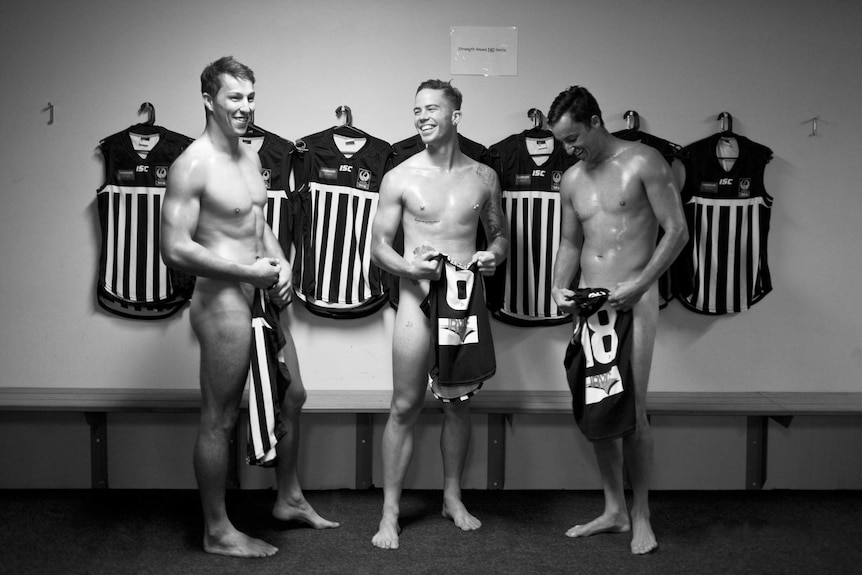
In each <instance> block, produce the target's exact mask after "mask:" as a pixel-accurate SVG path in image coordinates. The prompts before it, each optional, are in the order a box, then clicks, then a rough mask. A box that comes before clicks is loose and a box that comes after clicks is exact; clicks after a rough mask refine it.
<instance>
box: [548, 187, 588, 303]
mask: <svg viewBox="0 0 862 575" xmlns="http://www.w3.org/2000/svg"><path fill="white" fill-rule="evenodd" d="M573 179H574V178H573V177H572V174H570V173H569V174H566V175H564V176H563V181H562V183H561V186H560V247H559V248H557V255H556V258H555V260H554V276H553V279H552V282H551V285H552V287H551V295H552V296H553V298H554V301H555V302H556V303H557V307H558V308H560V311H562V312H564V313H571V314H577V313H578V309H577V306H576V305H575V302H574V300H573V299H572V298H573V297H574V295H575V292H574V291H573V290H572V289H571V285H572V282H573V281H574V280H575V277H576V276H577V274H578V270H579V269H580V267H581V249H582V247H583V230H582V228H581V223H580V221H579V220H578V215H577V213H575V208H574V203H573V200H574V186H573V185H572V184H573V182H572V180H573Z"/></svg>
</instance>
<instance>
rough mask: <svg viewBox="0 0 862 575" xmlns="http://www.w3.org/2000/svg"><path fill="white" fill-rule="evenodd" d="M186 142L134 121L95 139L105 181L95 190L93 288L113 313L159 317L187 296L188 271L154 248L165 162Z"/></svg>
mask: <svg viewBox="0 0 862 575" xmlns="http://www.w3.org/2000/svg"><path fill="white" fill-rule="evenodd" d="M191 142H192V139H191V138H189V137H187V136H183V135H182V134H178V133H176V132H172V131H170V130H167V129H165V128H163V127H160V126H152V125H147V124H139V125H136V126H132V127H130V128H128V129H127V130H123V131H122V132H118V133H116V134H113V135H111V136H108V137H107V138H105V139H104V140H102V141H101V142H100V143H99V149H100V151H101V152H102V156H103V158H104V167H105V183H104V184H103V185H102V187H101V188H99V189H98V191H97V192H96V203H97V205H98V210H99V224H100V226H101V232H102V238H101V247H100V259H99V277H98V281H97V289H96V292H97V301H98V302H99V305H100V306H101V307H102V308H104V309H105V310H107V311H109V312H111V313H113V314H116V315H120V316H123V317H128V318H136V319H159V318H164V317H168V316H170V315H172V314H174V313H176V312H177V311H178V310H180V309H181V308H182V307H183V305H185V303H186V302H188V300H189V298H191V295H192V291H193V290H194V277H193V276H189V275H187V274H184V273H181V272H178V271H176V270H173V269H170V268H168V267H167V265H165V263H164V261H163V260H162V257H161V253H160V251H159V230H160V225H161V206H162V203H163V201H164V194H165V189H166V186H167V179H168V168H170V166H171V164H172V163H173V162H174V160H176V159H177V157H178V156H179V155H180V154H181V153H182V151H183V150H184V149H185V148H186V147H187V146H188V145H189V144H190V143H191Z"/></svg>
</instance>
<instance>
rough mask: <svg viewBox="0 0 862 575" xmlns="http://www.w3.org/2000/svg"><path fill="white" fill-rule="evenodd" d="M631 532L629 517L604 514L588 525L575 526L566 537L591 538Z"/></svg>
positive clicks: (567, 532)
mask: <svg viewBox="0 0 862 575" xmlns="http://www.w3.org/2000/svg"><path fill="white" fill-rule="evenodd" d="M629 530H631V523H630V522H629V518H628V515H625V514H618V515H611V514H602V515H600V516H599V517H596V518H595V519H593V520H592V521H590V522H589V523H587V524H586V525H575V526H574V527H572V528H571V529H569V530H568V531H566V537H589V536H590V535H596V534H598V533H624V532H626V531H629Z"/></svg>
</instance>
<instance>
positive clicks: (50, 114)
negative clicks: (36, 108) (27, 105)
mask: <svg viewBox="0 0 862 575" xmlns="http://www.w3.org/2000/svg"><path fill="white" fill-rule="evenodd" d="M42 111H43V112H48V125H49V126H50V125H51V124H53V123H54V104H52V103H51V102H48V105H47V106H45V107H44V108H42Z"/></svg>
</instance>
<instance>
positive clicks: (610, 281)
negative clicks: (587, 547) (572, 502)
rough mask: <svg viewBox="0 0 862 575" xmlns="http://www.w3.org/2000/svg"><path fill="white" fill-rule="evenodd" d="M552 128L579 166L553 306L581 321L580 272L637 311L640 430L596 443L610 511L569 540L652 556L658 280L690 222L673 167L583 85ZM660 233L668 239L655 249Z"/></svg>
mask: <svg viewBox="0 0 862 575" xmlns="http://www.w3.org/2000/svg"><path fill="white" fill-rule="evenodd" d="M548 122H549V124H550V126H551V130H552V131H553V133H554V136H555V137H556V138H557V139H558V140H560V141H561V142H562V144H563V146H565V148H566V151H567V152H568V153H569V154H574V155H576V156H577V157H578V159H580V162H578V163H577V164H575V165H574V166H573V167H572V168H570V169H569V170H568V171H567V172H566V173H565V175H564V176H563V181H562V184H561V190H560V191H561V194H562V196H563V201H562V202H561V203H562V209H561V217H562V231H561V236H562V237H561V239H560V247H559V251H558V252H557V258H556V262H555V265H554V279H553V296H554V300H555V301H556V302H557V305H558V306H559V307H560V309H561V310H563V311H566V312H570V313H572V314H577V311H578V310H577V308H576V306H575V305H574V300H573V299H572V298H573V295H574V292H573V291H572V290H571V289H570V287H571V284H572V281H573V280H574V278H575V277H576V275H577V272H578V270H579V269H580V271H581V285H582V286H585V287H595V288H598V287H604V288H608V289H609V290H610V291H611V293H610V296H609V297H608V303H609V304H610V305H611V307H612V308H614V309H618V310H626V309H631V310H632V311H633V347H632V358H631V359H632V368H633V372H634V377H635V381H634V388H635V390H634V391H635V406H636V407H635V411H636V422H637V425H636V428H635V431H633V432H632V433H630V434H628V435H627V436H625V437H624V438H622V439H614V440H609V441H602V442H595V443H593V447H594V449H595V453H596V459H597V460H598V464H599V470H600V472H601V476H602V487H603V490H604V494H605V508H604V512H603V513H602V515H601V516H599V517H598V518H596V519H594V520H593V521H591V522H589V523H587V524H586V525H575V526H574V527H572V528H571V529H569V531H568V532H567V533H566V535H568V536H569V537H586V536H588V535H593V534H596V533H603V532H611V533H619V532H627V531H632V542H631V550H632V552H633V553H635V554H644V553H649V552H651V551H653V550H654V549H656V548H657V547H658V543H657V542H656V538H655V534H654V533H653V530H652V526H651V524H650V511H649V502H648V497H649V479H650V468H651V465H652V453H653V443H652V435H651V433H650V428H649V422H648V421H647V414H646V393H647V383H648V381H649V373H650V367H651V363H652V354H653V344H654V342H655V333H656V324H657V322H658V312H659V307H658V284H657V280H658V278H659V276H660V275H661V274H662V272H664V270H665V269H666V268H667V267H668V266H669V265H670V264H671V262H672V261H673V260H674V259H675V258H676V256H677V254H679V252H680V250H682V248H683V247H684V246H685V243H686V241H687V239H688V231H687V228H686V222H685V216H684V215H683V211H682V205H681V202H680V197H679V192H678V191H677V187H676V184H675V183H674V180H673V177H672V175H671V171H670V168H669V167H668V165H667V162H665V160H664V159H663V158H662V157H661V155H659V153H658V152H657V151H656V150H654V149H653V148H650V147H648V146H646V145H643V144H639V143H634V142H627V141H623V140H620V139H618V138H616V137H614V136H612V135H611V134H610V133H609V132H608V131H607V129H605V126H604V121H603V120H602V115H601V111H600V110H599V106H598V103H597V102H596V100H595V98H593V96H592V94H590V93H589V92H588V91H587V90H586V89H585V88H582V87H580V86H572V87H571V88H569V89H568V90H566V91H564V92H562V93H561V94H560V95H559V96H557V98H556V100H554V102H553V104H552V105H551V109H550V111H549V112H548ZM659 227H660V228H661V229H662V230H663V231H664V235H663V236H662V239H661V241H660V242H658V245H656V238H657V234H658V230H659ZM623 458H625V461H626V463H627V465H628V471H629V477H630V480H631V484H632V492H633V502H632V509H631V515H629V513H628V512H627V509H626V501H625V494H624V491H623Z"/></svg>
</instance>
